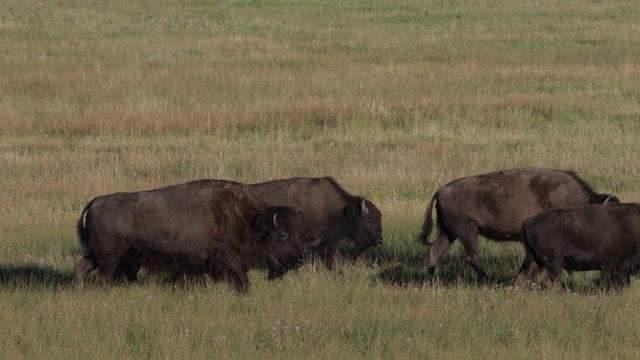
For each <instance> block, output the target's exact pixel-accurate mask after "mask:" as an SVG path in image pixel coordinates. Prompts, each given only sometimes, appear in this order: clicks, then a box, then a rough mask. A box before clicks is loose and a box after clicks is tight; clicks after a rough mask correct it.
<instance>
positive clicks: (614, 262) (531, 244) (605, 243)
mask: <svg viewBox="0 0 640 360" xmlns="http://www.w3.org/2000/svg"><path fill="white" fill-rule="evenodd" d="M522 239H523V241H524V243H525V249H526V251H527V253H529V254H530V256H531V257H532V258H533V261H534V262H535V263H536V264H537V265H539V267H540V268H546V269H547V275H548V276H547V281H548V283H550V284H551V285H557V284H558V280H559V278H560V275H562V272H563V270H567V271H587V270H602V271H604V275H605V280H606V281H605V282H606V284H608V285H613V286H614V287H618V288H619V287H622V286H624V285H626V284H628V283H629V281H630V277H631V275H633V274H634V273H635V272H636V271H637V269H638V267H640V205H639V204H608V205H587V206H582V207H577V208H569V209H559V210H554V211H549V212H544V213H542V214H539V215H536V216H534V217H532V218H530V219H527V220H526V221H525V222H524V223H523V224H522ZM534 275H535V273H527V274H526V277H527V278H528V279H530V278H532V277H533V276H534Z"/></svg>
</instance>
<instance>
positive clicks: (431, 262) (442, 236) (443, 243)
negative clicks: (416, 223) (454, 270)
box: [427, 230, 456, 275]
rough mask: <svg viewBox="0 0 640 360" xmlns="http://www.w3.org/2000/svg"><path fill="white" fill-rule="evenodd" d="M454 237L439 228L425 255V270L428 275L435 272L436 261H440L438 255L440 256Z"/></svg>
mask: <svg viewBox="0 0 640 360" xmlns="http://www.w3.org/2000/svg"><path fill="white" fill-rule="evenodd" d="M455 239H456V238H455V236H453V235H450V234H448V233H447V232H445V231H443V230H440V233H439V234H438V237H437V238H436V241H434V242H433V244H432V245H431V247H430V248H429V254H428V255H427V257H428V260H427V271H428V273H429V275H433V274H434V273H435V272H436V266H437V265H438V261H440V257H442V255H443V254H444V253H445V251H447V249H448V248H449V246H451V243H452V242H453V241H454V240H455Z"/></svg>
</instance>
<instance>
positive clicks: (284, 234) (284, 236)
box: [280, 229, 289, 240]
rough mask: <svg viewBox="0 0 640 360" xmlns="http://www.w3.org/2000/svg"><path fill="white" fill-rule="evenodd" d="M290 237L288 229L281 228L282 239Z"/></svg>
mask: <svg viewBox="0 0 640 360" xmlns="http://www.w3.org/2000/svg"><path fill="white" fill-rule="evenodd" d="M288 238H289V234H287V232H286V231H284V230H282V229H281V230H280V239H282V240H286V239H288Z"/></svg>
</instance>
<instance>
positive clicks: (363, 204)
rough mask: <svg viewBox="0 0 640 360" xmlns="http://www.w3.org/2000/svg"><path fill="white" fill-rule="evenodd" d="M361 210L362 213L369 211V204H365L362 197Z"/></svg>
mask: <svg viewBox="0 0 640 360" xmlns="http://www.w3.org/2000/svg"><path fill="white" fill-rule="evenodd" d="M360 212H361V213H362V215H366V214H367V213H368V212H369V209H367V205H365V203H364V198H362V204H361V205H360Z"/></svg>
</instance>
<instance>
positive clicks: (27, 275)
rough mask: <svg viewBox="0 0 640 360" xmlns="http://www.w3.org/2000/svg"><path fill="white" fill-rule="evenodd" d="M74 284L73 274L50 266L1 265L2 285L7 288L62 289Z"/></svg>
mask: <svg viewBox="0 0 640 360" xmlns="http://www.w3.org/2000/svg"><path fill="white" fill-rule="evenodd" d="M70 286H73V274H71V273H68V272H62V271H60V270H57V269H55V268H52V267H50V266H37V265H0V287H1V288H3V289H5V290H12V289H13V290H25V289H27V290H37V289H43V288H47V289H60V288H67V287H70Z"/></svg>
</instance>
